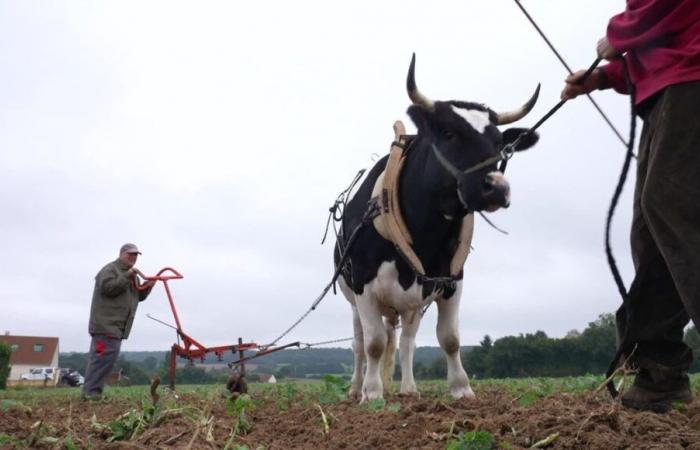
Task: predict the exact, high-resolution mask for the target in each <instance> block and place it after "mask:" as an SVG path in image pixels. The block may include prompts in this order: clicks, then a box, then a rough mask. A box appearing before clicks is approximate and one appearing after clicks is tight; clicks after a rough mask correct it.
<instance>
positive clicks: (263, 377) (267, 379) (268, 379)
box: [258, 373, 277, 383]
mask: <svg viewBox="0 0 700 450" xmlns="http://www.w3.org/2000/svg"><path fill="white" fill-rule="evenodd" d="M258 376H259V377H260V382H261V383H277V378H275V376H274V375H273V374H269V373H261V374H259V375H258Z"/></svg>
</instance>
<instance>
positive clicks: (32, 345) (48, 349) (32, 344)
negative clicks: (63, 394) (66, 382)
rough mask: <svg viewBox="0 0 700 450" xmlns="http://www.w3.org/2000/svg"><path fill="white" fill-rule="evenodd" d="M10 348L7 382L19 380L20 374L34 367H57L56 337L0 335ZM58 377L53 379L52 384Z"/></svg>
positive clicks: (0, 338)
mask: <svg viewBox="0 0 700 450" xmlns="http://www.w3.org/2000/svg"><path fill="white" fill-rule="evenodd" d="M0 342H4V343H6V344H8V345H9V346H10V348H11V349H12V355H11V356H10V366H12V368H11V370H10V377H9V378H8V381H9V382H13V381H19V379H20V377H21V376H22V374H25V373H29V370H30V369H33V368H35V367H56V368H57V367H58V338H57V337H45V336H11V335H10V334H9V333H5V335H4V336H0ZM57 381H58V379H55V380H53V382H54V384H55V383H56V382H57Z"/></svg>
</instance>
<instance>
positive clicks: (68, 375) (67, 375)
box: [59, 369, 85, 387]
mask: <svg viewBox="0 0 700 450" xmlns="http://www.w3.org/2000/svg"><path fill="white" fill-rule="evenodd" d="M59 382H60V383H65V384H67V385H68V386H73V387H75V386H82V385H83V384H85V377H83V376H82V375H80V372H78V371H77V370H73V369H61V378H60V380H59Z"/></svg>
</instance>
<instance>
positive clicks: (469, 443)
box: [445, 431, 494, 450]
mask: <svg viewBox="0 0 700 450" xmlns="http://www.w3.org/2000/svg"><path fill="white" fill-rule="evenodd" d="M493 445H494V438H493V435H491V433H489V432H488V431H469V432H466V433H460V434H459V435H458V436H457V439H453V440H451V441H450V442H448V443H447V447H445V450H491V449H492V448H493Z"/></svg>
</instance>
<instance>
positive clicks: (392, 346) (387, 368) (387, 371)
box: [382, 318, 398, 391]
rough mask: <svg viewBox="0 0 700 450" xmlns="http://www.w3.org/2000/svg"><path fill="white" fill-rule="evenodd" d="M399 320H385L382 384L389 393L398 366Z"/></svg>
mask: <svg viewBox="0 0 700 450" xmlns="http://www.w3.org/2000/svg"><path fill="white" fill-rule="evenodd" d="M397 323H398V319H393V320H392V319H389V318H387V319H385V322H384V327H385V329H386V337H387V340H386V349H385V350H384V355H383V361H382V384H383V385H384V390H385V391H387V390H388V389H389V387H390V386H391V380H393V379H394V368H395V366H396V325H397Z"/></svg>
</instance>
